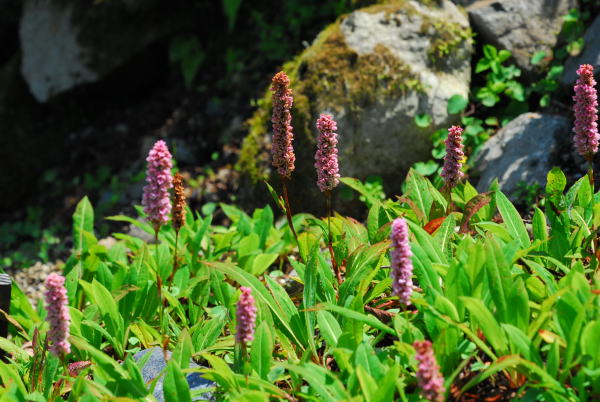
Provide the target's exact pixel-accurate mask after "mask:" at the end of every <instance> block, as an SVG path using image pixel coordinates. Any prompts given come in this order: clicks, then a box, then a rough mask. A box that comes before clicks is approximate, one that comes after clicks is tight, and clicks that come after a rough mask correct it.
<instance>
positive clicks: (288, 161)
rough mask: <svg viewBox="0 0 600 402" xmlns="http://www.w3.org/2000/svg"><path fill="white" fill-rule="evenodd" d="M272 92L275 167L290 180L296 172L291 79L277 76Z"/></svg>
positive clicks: (284, 75)
mask: <svg viewBox="0 0 600 402" xmlns="http://www.w3.org/2000/svg"><path fill="white" fill-rule="evenodd" d="M271 91H273V98H272V99H273V116H272V118H271V122H272V123H273V145H272V153H273V166H274V167H275V168H276V169H277V172H278V173H279V175H280V176H282V177H285V178H286V179H289V178H290V177H291V174H292V172H293V171H294V162H295V161H296V157H295V155H294V147H293V146H292V141H293V140H294V135H293V133H292V114H291V109H292V104H293V103H294V98H292V90H291V89H290V79H289V77H288V76H287V75H286V74H285V73H284V72H283V71H280V72H279V73H277V74H275V76H274V77H273V81H272V85H271Z"/></svg>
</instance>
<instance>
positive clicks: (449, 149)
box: [441, 126, 465, 189]
mask: <svg viewBox="0 0 600 402" xmlns="http://www.w3.org/2000/svg"><path fill="white" fill-rule="evenodd" d="M462 132H463V129H462V128H461V127H459V126H452V127H450V128H449V129H448V138H447V139H446V141H445V142H446V156H444V167H443V168H442V173H441V176H442V177H443V178H444V182H445V183H446V187H447V188H449V189H450V188H452V187H454V186H456V184H457V183H458V182H459V181H460V179H462V177H463V173H462V172H461V171H460V169H461V167H462V161H463V159H464V157H465V154H464V152H463V144H462Z"/></svg>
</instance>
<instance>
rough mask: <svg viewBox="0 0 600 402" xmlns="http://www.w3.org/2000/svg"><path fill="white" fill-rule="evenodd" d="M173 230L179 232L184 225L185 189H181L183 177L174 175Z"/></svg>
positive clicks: (177, 174)
mask: <svg viewBox="0 0 600 402" xmlns="http://www.w3.org/2000/svg"><path fill="white" fill-rule="evenodd" d="M173 195H174V197H173V198H174V200H173V218H172V221H173V228H174V229H175V232H179V230H180V229H181V227H182V226H183V225H185V205H186V203H185V189H184V187H183V176H181V174H179V173H176V174H175V176H174V177H173Z"/></svg>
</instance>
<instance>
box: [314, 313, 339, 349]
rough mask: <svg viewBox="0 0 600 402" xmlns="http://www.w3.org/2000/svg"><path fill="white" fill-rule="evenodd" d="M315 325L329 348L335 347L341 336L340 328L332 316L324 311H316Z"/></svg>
mask: <svg viewBox="0 0 600 402" xmlns="http://www.w3.org/2000/svg"><path fill="white" fill-rule="evenodd" d="M317 323H318V324H319V331H320V332H321V335H322V336H323V338H324V339H325V342H327V345H329V346H330V347H335V346H336V345H337V342H338V339H339V338H340V336H341V335H342V328H341V327H340V324H339V323H338V322H337V320H336V319H335V317H334V315H333V314H331V313H330V312H329V311H326V310H319V311H317Z"/></svg>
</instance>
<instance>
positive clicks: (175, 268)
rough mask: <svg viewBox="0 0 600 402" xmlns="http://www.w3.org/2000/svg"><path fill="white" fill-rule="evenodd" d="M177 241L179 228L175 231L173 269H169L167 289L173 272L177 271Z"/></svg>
mask: <svg viewBox="0 0 600 402" xmlns="http://www.w3.org/2000/svg"><path fill="white" fill-rule="evenodd" d="M178 242H179V230H176V231H175V251H174V253H173V270H172V271H171V275H169V289H171V285H172V284H173V277H175V272H177V265H178V261H177V244H178Z"/></svg>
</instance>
